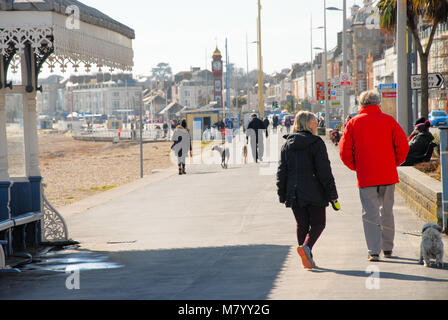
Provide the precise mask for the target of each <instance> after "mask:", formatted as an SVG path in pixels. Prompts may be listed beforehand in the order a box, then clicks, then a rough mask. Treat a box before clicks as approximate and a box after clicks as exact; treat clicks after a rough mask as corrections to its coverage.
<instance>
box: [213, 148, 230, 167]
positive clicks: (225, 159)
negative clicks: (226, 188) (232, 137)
mask: <svg viewBox="0 0 448 320" xmlns="http://www.w3.org/2000/svg"><path fill="white" fill-rule="evenodd" d="M212 151H217V152H219V154H220V155H221V167H222V168H223V169H227V168H228V163H229V159H230V150H229V148H225V147H224V146H223V147H220V146H214V147H213V148H212Z"/></svg>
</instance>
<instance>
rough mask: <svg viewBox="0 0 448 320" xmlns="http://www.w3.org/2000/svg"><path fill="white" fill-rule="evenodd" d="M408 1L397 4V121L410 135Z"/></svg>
mask: <svg viewBox="0 0 448 320" xmlns="http://www.w3.org/2000/svg"><path fill="white" fill-rule="evenodd" d="M406 25H407V1H406V0H404V1H399V2H398V3H397V75H398V76H397V80H398V83H397V87H398V91H397V121H398V123H399V124H400V125H401V127H402V128H403V130H404V132H406V134H408V132H409V130H408V69H407V54H406V47H407V45H406Z"/></svg>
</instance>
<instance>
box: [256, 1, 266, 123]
mask: <svg viewBox="0 0 448 320" xmlns="http://www.w3.org/2000/svg"><path fill="white" fill-rule="evenodd" d="M257 22H258V26H257V27H258V28H257V31H258V32H257V33H258V112H259V114H260V118H261V119H263V118H264V75H263V55H262V53H261V1H260V0H258V21H257Z"/></svg>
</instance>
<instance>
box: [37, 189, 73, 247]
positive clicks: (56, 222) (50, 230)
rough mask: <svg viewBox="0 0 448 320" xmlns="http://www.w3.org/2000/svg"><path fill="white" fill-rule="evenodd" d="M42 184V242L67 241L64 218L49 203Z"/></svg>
mask: <svg viewBox="0 0 448 320" xmlns="http://www.w3.org/2000/svg"><path fill="white" fill-rule="evenodd" d="M44 187H45V185H43V186H42V212H43V214H44V218H43V219H42V242H64V241H68V240H69V239H68V229H67V224H66V223H65V220H64V218H63V217H62V216H61V214H60V213H59V212H58V211H57V210H56V209H55V208H54V207H53V206H52V205H51V203H50V202H49V201H48V199H47V197H46V196H45V194H44Z"/></svg>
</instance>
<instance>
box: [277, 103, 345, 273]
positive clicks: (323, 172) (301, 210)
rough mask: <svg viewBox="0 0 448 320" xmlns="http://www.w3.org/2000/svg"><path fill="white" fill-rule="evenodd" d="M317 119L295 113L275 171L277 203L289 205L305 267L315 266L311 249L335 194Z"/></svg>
mask: <svg viewBox="0 0 448 320" xmlns="http://www.w3.org/2000/svg"><path fill="white" fill-rule="evenodd" d="M317 126H318V124H317V119H316V117H315V116H314V114H312V113H310V112H299V113H298V114H297V116H296V119H295V122H294V129H293V134H291V135H287V136H285V138H286V139H287V141H286V143H285V144H284V146H283V147H282V151H281V159H280V164H279V168H278V171H277V190H278V195H279V198H280V202H281V203H284V204H285V205H286V207H288V208H292V210H293V212H294V216H295V218H296V221H297V238H298V242H299V247H298V249H297V251H298V253H299V255H300V256H301V258H302V263H303V265H304V267H305V268H307V269H311V268H313V267H315V266H316V265H315V263H314V261H313V254H312V252H311V251H312V249H313V246H314V244H315V243H316V241H317V240H318V238H319V237H320V235H321V234H322V232H323V230H324V229H325V225H326V208H327V207H328V205H329V203H330V202H336V201H337V199H338V193H337V190H336V185H335V181H334V177H333V174H332V172H331V167H330V160H329V159H328V154H327V148H326V146H325V143H324V141H323V140H322V139H321V138H320V137H319V136H317Z"/></svg>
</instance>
